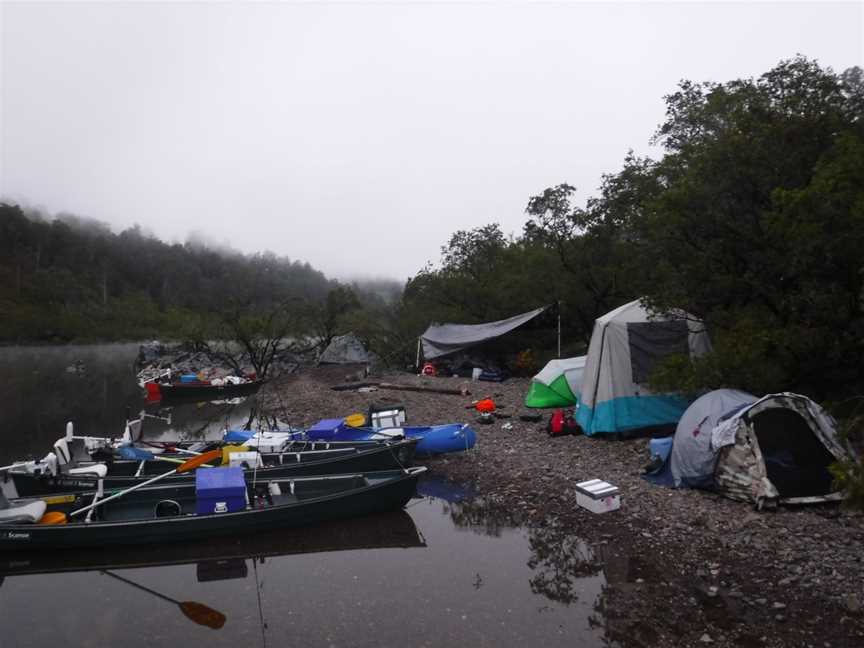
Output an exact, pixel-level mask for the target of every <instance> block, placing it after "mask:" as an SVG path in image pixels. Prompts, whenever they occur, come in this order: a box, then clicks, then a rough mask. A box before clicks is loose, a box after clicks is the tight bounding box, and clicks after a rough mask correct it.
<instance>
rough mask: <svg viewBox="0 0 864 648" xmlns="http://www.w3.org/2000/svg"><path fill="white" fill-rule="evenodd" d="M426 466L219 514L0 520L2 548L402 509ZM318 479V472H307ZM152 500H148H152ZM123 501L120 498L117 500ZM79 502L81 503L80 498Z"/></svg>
mask: <svg viewBox="0 0 864 648" xmlns="http://www.w3.org/2000/svg"><path fill="white" fill-rule="evenodd" d="M425 470H426V469H425V468H410V469H408V470H400V471H386V472H378V473H367V474H366V475H354V476H350V475H330V476H325V477H320V478H317V479H318V481H320V482H324V481H326V480H328V479H329V480H338V479H346V478H349V479H350V478H352V477H353V478H355V479H357V480H360V482H362V483H358V484H357V487H356V488H351V489H349V490H344V491H338V492H332V493H328V494H325V495H322V496H319V497H311V498H308V499H304V500H301V501H296V502H293V503H285V504H278V505H274V506H269V507H266V506H265V507H264V508H247V509H245V510H242V511H237V512H228V513H219V514H214V515H178V516H173V517H162V518H153V519H132V520H128V521H126V520H124V521H94V522H91V523H84V522H75V523H70V524H61V525H40V524H3V525H0V551H34V550H47V549H69V548H73V547H110V546H114V545H134V544H156V543H163V542H175V541H185V540H195V539H197V540H204V539H206V538H211V537H220V536H226V535H232V534H236V533H241V532H247V533H248V532H250V531H253V532H257V531H261V530H268V529H279V528H291V527H300V526H308V525H313V524H318V523H321V522H324V521H327V520H335V519H342V518H349V517H357V516H360V515H368V514H370V513H381V512H385V511H391V510H396V509H400V508H402V507H404V506H405V504H407V503H408V501H409V500H410V499H411V497H412V496H413V495H414V493H415V492H416V488H417V480H418V478H419V477H420V474H421V473H423V472H424V471H425ZM307 479H316V478H307ZM189 489H190V487H189V486H165V487H162V486H159V487H153V488H144V489H139V490H138V491H135V493H133V494H130V495H128V496H127V497H128V498H130V500H132V502H131V505H133V506H134V505H135V503H136V502H140V501H142V500H145V499H146V498H148V497H149V498H150V500H154V501H155V500H157V499H158V500H160V501H164V500H168V499H174V498H175V497H176V498H179V497H180V495H179V494H186V495H188V491H189ZM150 500H146V502H145V503H148V502H149V501H150ZM118 501H120V500H118ZM74 506H76V507H77V506H78V503H77V502H76V503H75V504H74Z"/></svg>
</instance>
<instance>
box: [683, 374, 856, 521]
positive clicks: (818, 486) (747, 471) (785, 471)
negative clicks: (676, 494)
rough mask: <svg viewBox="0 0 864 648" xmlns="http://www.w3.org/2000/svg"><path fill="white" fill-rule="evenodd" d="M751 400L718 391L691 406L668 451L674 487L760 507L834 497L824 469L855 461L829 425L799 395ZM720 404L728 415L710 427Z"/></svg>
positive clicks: (821, 413) (823, 415) (825, 416)
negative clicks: (709, 492) (713, 492)
mask: <svg viewBox="0 0 864 648" xmlns="http://www.w3.org/2000/svg"><path fill="white" fill-rule="evenodd" d="M752 399H753V397H752V396H750V395H749V394H746V393H744V392H733V391H732V390H718V391H715V392H710V393H708V394H705V395H704V396H702V397H701V398H699V399H698V400H697V401H695V402H694V403H693V404H692V405H691V406H690V408H689V409H688V410H687V412H685V413H684V416H682V418H681V423H680V424H679V426H678V429H677V430H676V432H675V440H674V442H673V445H672V454H671V457H670V463H671V468H672V474H673V478H674V480H675V482H676V485H683V486H688V485H689V486H706V487H709V488H714V489H715V490H716V491H717V492H719V493H720V494H722V495H725V496H726V497H729V498H731V499H735V500H741V501H745V502H752V503H754V504H756V505H757V506H758V507H760V508H761V507H762V506H763V505H766V504H776V503H777V502H781V503H805V502H807V503H809V502H819V501H825V500H829V499H837V498H839V497H841V496H842V495H841V494H840V493H836V492H835V490H834V486H833V478H832V476H831V473H830V471H829V470H828V466H830V465H831V464H832V463H833V462H835V461H839V460H851V459H852V458H853V457H854V454H853V453H852V450H851V449H850V448H849V447H848V445H847V444H846V443H844V442H843V441H842V440H841V439H840V438H839V437H838V435H837V429H836V426H835V422H834V419H832V418H831V416H829V415H828V414H826V413H825V411H824V410H823V409H822V408H821V407H819V405H817V404H816V403H814V402H813V401H812V400H810V399H809V398H807V397H806V396H801V395H800V394H792V393H788V392H783V393H780V394H768V395H767V396H764V397H762V398H760V399H758V400H752ZM727 405H730V406H732V407H733V409H732V411H731V412H727V413H725V414H724V415H723V416H721V417H720V420H719V423H717V424H716V425H713V426H711V422H712V421H713V419H714V418H715V416H716V413H717V412H718V411H719V410H721V409H723V408H724V407H726V406H727ZM691 410H692V411H691Z"/></svg>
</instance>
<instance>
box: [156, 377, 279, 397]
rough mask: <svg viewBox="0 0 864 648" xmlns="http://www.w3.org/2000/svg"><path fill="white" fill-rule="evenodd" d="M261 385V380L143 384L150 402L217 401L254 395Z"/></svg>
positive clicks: (262, 382)
mask: <svg viewBox="0 0 864 648" xmlns="http://www.w3.org/2000/svg"><path fill="white" fill-rule="evenodd" d="M263 384H264V381H263V380H247V381H246V382H240V383H232V382H226V383H221V384H213V383H212V382H208V381H195V382H191V381H190V382H180V381H173V382H170V383H169V382H148V383H144V388H145V389H146V390H147V399H148V400H150V401H155V400H162V401H180V400H192V399H201V400H219V399H228V398H236V397H238V396H248V395H250V394H254V393H255V392H257V391H258V390H259V389H260V388H261V385H263Z"/></svg>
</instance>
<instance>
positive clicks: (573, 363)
mask: <svg viewBox="0 0 864 648" xmlns="http://www.w3.org/2000/svg"><path fill="white" fill-rule="evenodd" d="M585 358H586V356H579V357H578V358H559V359H557V360H550V361H549V362H548V363H546V366H545V367H543V369H542V371H540V373H538V374H537V375H536V376H534V378H532V380H531V386H530V387H529V388H528V394H527V395H526V396H525V406H526V407H537V408H543V407H572V406H573V405H575V404H576V401H577V394H578V393H579V390H580V389H581V388H582V373H583V371H584V370H585Z"/></svg>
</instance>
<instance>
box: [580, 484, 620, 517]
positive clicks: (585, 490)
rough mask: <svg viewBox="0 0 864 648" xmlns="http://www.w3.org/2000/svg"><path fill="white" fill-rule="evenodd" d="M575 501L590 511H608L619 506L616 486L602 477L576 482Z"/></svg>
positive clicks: (614, 509)
mask: <svg viewBox="0 0 864 648" xmlns="http://www.w3.org/2000/svg"><path fill="white" fill-rule="evenodd" d="M576 503H577V504H578V505H579V506H581V507H582V508H584V509H588V510H589V511H591V512H592V513H608V512H609V511H616V510H618V509H619V508H621V495H620V494H619V492H618V487H617V486H613V485H612V484H610V483H609V482H605V481H603V480H602V479H589V480H588V481H584V482H580V483H578V484H576Z"/></svg>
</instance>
